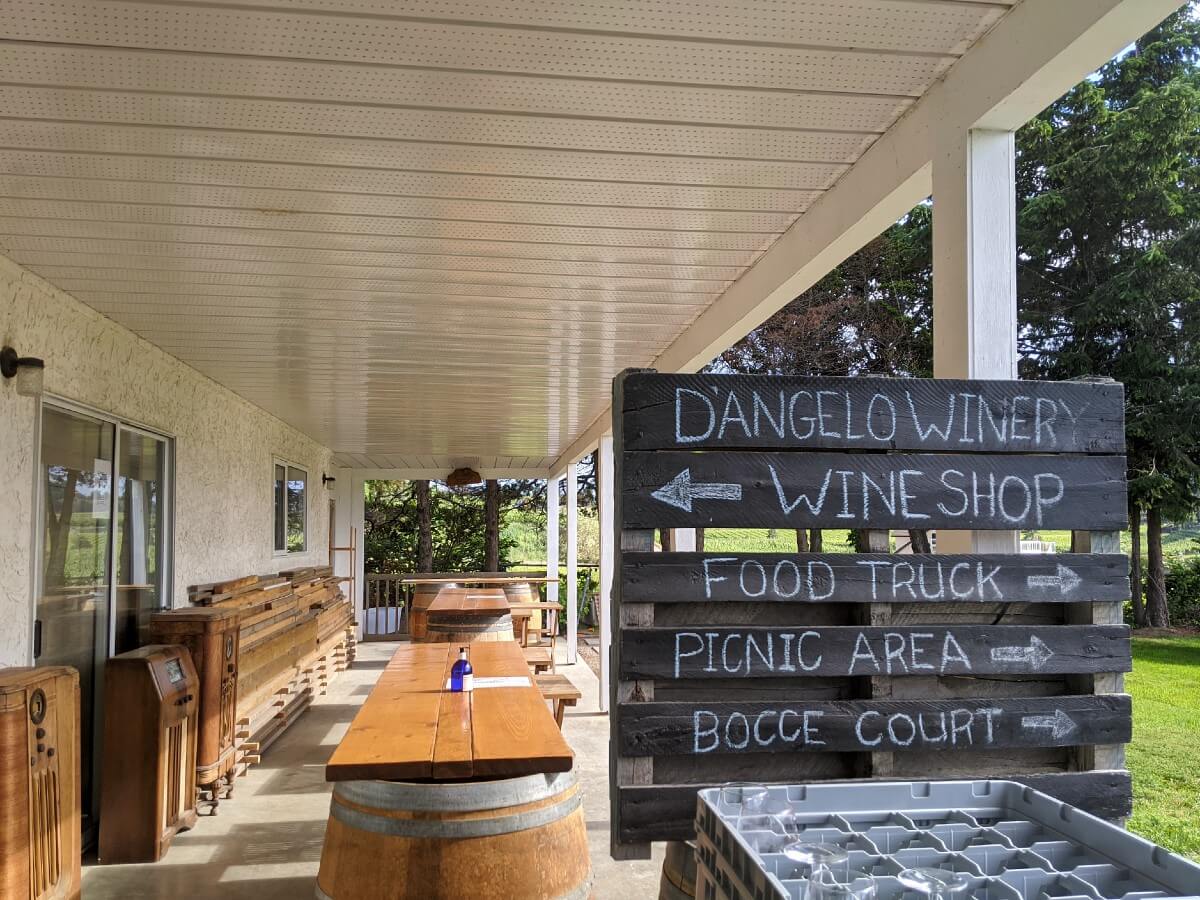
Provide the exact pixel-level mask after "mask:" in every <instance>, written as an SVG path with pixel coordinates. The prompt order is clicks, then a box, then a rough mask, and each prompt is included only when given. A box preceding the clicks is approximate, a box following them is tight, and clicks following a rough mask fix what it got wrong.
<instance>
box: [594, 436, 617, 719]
mask: <svg viewBox="0 0 1200 900" xmlns="http://www.w3.org/2000/svg"><path fill="white" fill-rule="evenodd" d="M614 474H615V473H614V471H613V436H612V435H611V434H605V435H601V437H600V446H599V448H598V449H597V451H596V491H597V499H598V500H599V502H600V594H599V596H598V597H597V600H598V601H599V606H600V616H599V622H600V711H601V712H608V681H609V678H610V676H611V674H612V673H611V672H610V671H609V669H610V668H611V659H610V656H611V654H610V652H609V651H610V649H611V646H612V620H613V619H612V615H613V608H612V588H613V565H614V563H615V560H616V554H615V546H616V533H615V532H614V530H613V529H614V518H613V512H614V510H613V505H614V504H615V503H616V491H615V489H614V486H613V476H614Z"/></svg>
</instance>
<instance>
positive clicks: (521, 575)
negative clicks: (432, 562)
mask: <svg viewBox="0 0 1200 900" xmlns="http://www.w3.org/2000/svg"><path fill="white" fill-rule="evenodd" d="M399 580H400V583H401V584H463V585H468V584H478V585H490V584H499V585H504V584H519V583H521V582H528V583H529V584H549V583H551V582H554V581H557V580H558V579H557V578H555V577H554V576H552V575H538V574H537V573H536V572H415V573H413V574H411V575H402V576H401V577H400V579H399Z"/></svg>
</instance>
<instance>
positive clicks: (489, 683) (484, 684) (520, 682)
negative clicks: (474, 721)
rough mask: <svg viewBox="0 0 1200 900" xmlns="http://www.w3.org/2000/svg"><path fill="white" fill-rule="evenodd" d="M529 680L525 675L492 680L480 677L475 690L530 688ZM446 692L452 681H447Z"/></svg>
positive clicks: (506, 676) (498, 677)
mask: <svg viewBox="0 0 1200 900" xmlns="http://www.w3.org/2000/svg"><path fill="white" fill-rule="evenodd" d="M529 685H530V681H529V678H528V677H526V676H524V675H496V676H492V677H490V678H482V677H480V676H478V675H476V676H475V678H474V688H475V690H479V689H480V688H498V687H529ZM446 690H450V679H449V678H447V679H446Z"/></svg>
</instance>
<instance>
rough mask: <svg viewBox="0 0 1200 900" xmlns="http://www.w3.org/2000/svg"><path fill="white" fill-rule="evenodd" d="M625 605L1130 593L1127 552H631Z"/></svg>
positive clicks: (1112, 596) (1046, 598)
mask: <svg viewBox="0 0 1200 900" xmlns="http://www.w3.org/2000/svg"><path fill="white" fill-rule="evenodd" d="M621 562H622V564H621V582H620V583H621V596H622V598H624V599H625V600H626V601H627V602H636V601H640V602H647V603H648V602H656V603H679V602H687V601H698V600H703V601H706V602H750V601H754V602H762V601H779V602H785V603H879V602H889V603H912V602H917V603H964V602H977V603H997V602H1003V603H1012V602H1034V603H1071V602H1076V601H1080V600H1106V601H1113V602H1122V601H1124V600H1127V599H1128V598H1129V559H1128V557H1126V556H1125V555H1124V554H1123V553H1104V554H1082V553H1073V554H1071V555H1070V556H1067V555H1066V554H1062V555H1059V554H1049V553H1047V554H1040V553H1030V554H1025V555H1013V554H1010V555H1004V554H998V553H991V554H968V555H951V554H946V555H932V554H931V555H920V554H913V555H908V554H906V555H903V556H896V555H892V554H887V553H854V554H850V553H821V554H814V553H625V554H623V555H622V557H621Z"/></svg>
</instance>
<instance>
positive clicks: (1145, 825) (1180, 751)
mask: <svg viewBox="0 0 1200 900" xmlns="http://www.w3.org/2000/svg"><path fill="white" fill-rule="evenodd" d="M1126 686H1127V689H1128V691H1129V693H1130V694H1131V695H1132V696H1133V742H1132V743H1131V744H1130V745H1129V748H1128V750H1127V755H1128V764H1129V770H1130V771H1131V772H1132V773H1133V818H1132V819H1130V821H1129V827H1130V829H1131V830H1132V831H1135V832H1137V833H1138V834H1140V835H1142V836H1143V837H1145V838H1147V839H1148V840H1151V841H1154V842H1155V843H1156V844H1162V846H1164V847H1166V848H1168V849H1169V850H1173V851H1175V852H1176V853H1182V854H1185V855H1187V856H1190V857H1191V858H1193V859H1196V860H1200V761H1198V759H1197V756H1198V754H1200V637H1167V638H1134V641H1133V672H1132V673H1130V674H1129V675H1128V676H1127V677H1126Z"/></svg>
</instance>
